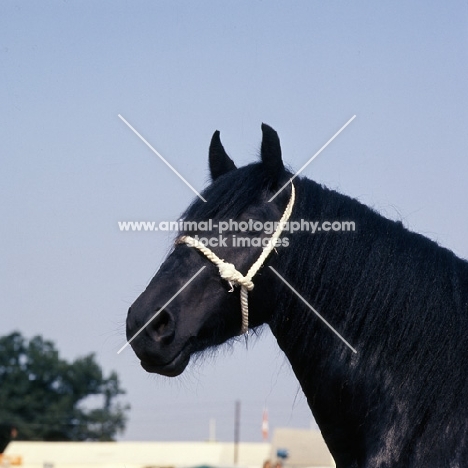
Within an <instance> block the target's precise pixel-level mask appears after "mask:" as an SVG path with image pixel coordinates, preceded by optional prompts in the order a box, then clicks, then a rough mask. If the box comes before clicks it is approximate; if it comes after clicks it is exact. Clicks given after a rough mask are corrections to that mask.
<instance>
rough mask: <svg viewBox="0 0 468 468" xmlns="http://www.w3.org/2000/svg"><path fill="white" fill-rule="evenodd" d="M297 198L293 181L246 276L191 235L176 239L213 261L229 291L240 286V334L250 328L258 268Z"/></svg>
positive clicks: (269, 250)
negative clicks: (250, 297) (276, 220)
mask: <svg viewBox="0 0 468 468" xmlns="http://www.w3.org/2000/svg"><path fill="white" fill-rule="evenodd" d="M294 200H295V189H294V185H293V183H292V182H291V197H290V198H289V202H288V204H287V206H286V209H285V210H284V213H283V216H281V219H280V220H279V223H278V226H277V228H276V229H275V232H274V233H273V235H272V236H271V237H270V239H268V243H267V245H266V246H265V247H263V250H262V253H261V254H260V256H259V257H258V259H257V260H256V261H255V263H254V264H253V265H252V266H251V267H250V268H249V271H248V272H247V274H246V275H245V276H244V275H243V274H242V273H241V272H240V271H239V270H237V269H236V267H235V266H234V265H233V264H232V263H228V262H225V261H224V260H223V259H221V258H219V257H218V256H217V255H216V254H215V253H214V252H213V251H212V250H210V249H209V248H208V247H206V246H205V245H203V243H202V242H200V241H198V240H197V239H194V238H193V237H190V236H181V237H179V238H178V239H177V240H176V242H175V243H176V244H187V245H188V246H189V247H195V248H196V249H197V250H199V251H200V252H201V253H202V254H203V255H204V256H205V257H206V258H207V259H208V260H210V261H211V262H213V263H214V264H215V265H216V266H217V267H218V270H219V274H220V276H221V278H223V279H224V280H226V281H227V282H228V283H229V285H230V286H231V290H230V291H229V292H232V291H234V286H240V302H241V312H242V327H241V332H240V335H244V334H245V333H248V330H249V303H248V292H249V291H252V289H253V288H254V284H253V282H252V278H253V277H254V276H255V274H256V273H257V272H258V270H259V269H260V268H261V267H262V266H263V264H264V263H265V260H266V259H267V257H268V255H270V253H271V251H272V250H273V249H274V248H275V244H276V241H277V239H278V238H279V237H280V236H281V233H282V232H283V229H284V228H285V226H286V223H287V221H288V220H289V217H290V216H291V212H292V209H293V206H294Z"/></svg>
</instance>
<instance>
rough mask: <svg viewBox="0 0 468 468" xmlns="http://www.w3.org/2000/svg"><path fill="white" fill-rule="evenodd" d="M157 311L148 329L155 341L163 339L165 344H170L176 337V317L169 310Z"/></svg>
mask: <svg viewBox="0 0 468 468" xmlns="http://www.w3.org/2000/svg"><path fill="white" fill-rule="evenodd" d="M156 313H157V315H156V317H155V318H154V319H153V320H152V321H151V322H150V323H149V324H148V326H147V327H146V331H147V333H148V334H149V335H150V336H151V338H152V339H153V340H154V341H162V342H163V343H164V344H168V343H169V342H170V341H172V339H173V338H174V332H175V322H174V318H173V316H172V314H171V313H170V312H168V311H167V310H162V311H160V312H156Z"/></svg>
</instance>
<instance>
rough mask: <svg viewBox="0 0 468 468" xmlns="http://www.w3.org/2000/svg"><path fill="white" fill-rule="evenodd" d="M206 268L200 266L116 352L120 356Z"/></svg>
mask: <svg viewBox="0 0 468 468" xmlns="http://www.w3.org/2000/svg"><path fill="white" fill-rule="evenodd" d="M205 268H206V266H202V267H201V268H200V269H199V270H198V271H197V272H196V273H195V274H194V275H193V276H192V277H191V278H190V279H189V280H188V281H187V282H186V283H185V284H184V285H183V286H182V287H181V288H180V289H179V290H178V291H177V292H176V293H175V294H174V295H173V296H172V297H171V298H170V299H169V300H168V301H167V302H166V303H165V304H164V305H163V306H162V307H161V308H160V309H159V310H158V311H157V312H156V313H155V314H154V315H153V316H152V317H151V318H150V319H149V320H148V321H147V322H146V323H145V324H144V325H143V326H142V327H141V328H140V329H139V330H138V331H137V332H136V333H135V334H134V335H133V336H132V337H131V338H130V339H129V340H128V341H127V342H126V343H125V344H124V345H123V346H122V347H121V348H120V349H119V350H118V351H117V354H120V353H121V352H122V351H123V350H124V349H125V348H126V347H127V346H128V345H129V344H130V343H131V342H132V341H133V340H134V339H135V338H136V337H137V336H138V335H139V334H140V333H141V332H142V331H143V330H144V329H145V328H146V327H147V326H148V324H149V323H151V322H152V321H153V320H154V319H155V318H156V317H157V316H158V315H159V314H160V313H161V312H162V311H163V310H164V309H165V308H166V307H167V306H168V305H169V304H170V303H171V302H172V301H173V300H174V299H175V298H176V297H177V296H178V295H179V294H180V293H181V292H182V291H183V290H184V289H185V288H186V287H187V286H188V285H189V284H190V283H191V282H192V281H193V280H194V279H195V278H196V277H197V276H198V275H199V274H200V273H201V272H202V270H204V269H205Z"/></svg>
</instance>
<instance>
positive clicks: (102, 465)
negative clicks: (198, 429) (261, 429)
mask: <svg viewBox="0 0 468 468" xmlns="http://www.w3.org/2000/svg"><path fill="white" fill-rule="evenodd" d="M278 449H284V450H286V451H287V452H288V455H289V456H288V458H287V459H286V460H285V462H284V466H285V467H286V468H290V467H291V468H296V467H297V468H319V467H320V468H331V467H334V466H335V465H334V464H333V462H332V458H331V456H330V453H329V452H328V450H327V447H326V445H325V443H324V442H323V439H322V437H321V435H320V433H319V432H318V431H306V430H298V429H277V430H276V431H275V432H274V436H273V441H272V443H271V444H269V443H245V442H244V443H240V444H239V451H238V455H239V461H238V466H239V468H261V467H262V466H263V463H264V461H265V460H268V459H270V460H271V461H272V464H274V463H275V462H276V453H277V450H278ZM3 457H4V459H3V465H2V463H1V462H0V467H1V466H11V467H12V468H13V466H20V467H21V468H83V467H86V468H119V467H121V468H195V467H200V468H201V467H203V468H212V467H213V468H233V466H234V444H233V443H224V442H24V441H13V442H11V443H10V444H9V445H8V447H7V449H6V450H5V454H4V456H3Z"/></svg>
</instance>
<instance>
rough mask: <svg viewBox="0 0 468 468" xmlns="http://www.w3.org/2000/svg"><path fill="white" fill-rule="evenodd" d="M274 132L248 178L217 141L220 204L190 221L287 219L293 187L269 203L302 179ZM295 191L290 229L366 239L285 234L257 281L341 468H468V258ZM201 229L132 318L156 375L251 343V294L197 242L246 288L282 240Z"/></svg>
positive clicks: (348, 205) (144, 361)
mask: <svg viewBox="0 0 468 468" xmlns="http://www.w3.org/2000/svg"><path fill="white" fill-rule="evenodd" d="M262 131H263V140H262V147H261V162H259V163H256V164H251V165H249V166H246V167H243V168H240V169H237V168H236V167H235V165H234V163H233V162H232V160H231V159H230V158H229V156H228V155H227V154H226V152H225V151H224V148H223V146H222V144H221V142H220V139H219V132H215V134H214V136H213V139H212V142H211V146H210V152H209V162H210V171H211V177H212V181H213V183H212V184H211V185H210V186H209V187H208V188H207V189H206V190H205V191H204V192H203V196H204V198H205V199H206V200H207V202H206V203H204V202H203V201H201V200H196V201H195V202H193V203H192V205H191V206H190V207H189V208H188V209H187V211H186V212H185V214H184V216H183V219H184V220H185V221H196V222H202V221H207V220H209V219H211V220H213V223H214V224H213V226H215V225H216V224H218V223H219V222H221V221H226V220H236V221H245V222H248V221H249V220H254V221H262V222H265V221H278V220H280V218H281V217H282V215H283V214H284V212H285V208H286V206H287V205H288V204H289V203H290V202H291V197H292V190H293V185H292V184H291V183H289V184H288V185H287V186H286V188H285V189H284V190H282V191H281V192H280V193H279V194H278V195H277V196H276V197H275V198H274V199H273V200H272V201H271V202H269V200H270V199H271V198H272V197H273V196H274V195H275V194H276V193H277V192H278V190H279V189H280V188H281V187H283V185H284V184H287V183H288V181H289V179H290V178H291V177H292V175H291V173H290V172H288V171H287V170H286V169H285V167H284V165H283V162H282V157H281V148H280V143H279V139H278V136H277V134H276V132H275V131H274V130H273V129H272V128H270V127H268V126H267V125H263V126H262ZM293 184H294V187H295V201H294V205H293V208H292V215H291V218H290V221H298V222H299V221H300V220H314V221H319V222H320V224H319V226H324V227H325V224H322V222H328V223H333V222H342V221H352V222H354V225H355V229H354V231H351V232H334V231H332V230H328V231H326V230H325V229H322V230H318V229H317V230H316V232H315V233H314V234H312V233H311V232H310V230H309V231H305V230H303V231H298V232H294V233H291V232H288V231H287V230H286V229H285V230H284V231H283V232H282V234H281V238H280V240H281V243H277V245H276V248H275V249H274V250H273V251H272V252H271V253H270V254H269V255H268V257H267V258H266V260H265V261H264V266H263V268H261V269H260V270H259V272H258V273H257V274H256V275H255V276H254V277H253V278H251V280H252V282H253V283H254V287H253V289H252V288H250V290H249V291H248V310H249V315H250V316H249V327H250V328H251V329H255V327H259V326H260V325H262V324H268V325H269V326H270V328H271V330H272V332H273V333H274V335H275V337H276V339H277V341H278V344H279V346H280V347H281V349H282V350H283V351H284V352H285V353H286V356H287V357H288V359H289V361H290V363H291V365H292V368H293V370H294V372H295V374H296V376H297V378H298V380H299V382H300V384H301V386H302V389H303V391H304V393H305V395H306V397H307V400H308V403H309V405H310V408H311V409H312V412H313V414H314V417H315V419H316V421H317V423H318V425H319V427H320V430H321V431H322V434H323V437H324V439H325V441H326V443H327V445H328V447H329V449H330V452H331V454H332V455H333V458H334V459H335V461H336V465H337V467H339V468H344V467H346V468H351V467H372V468H377V467H379V468H384V467H385V468H388V467H402V468H407V467H415V468H423V467H424V468H445V467H447V468H448V467H450V468H455V467H467V466H468V262H466V261H464V260H461V259H459V258H457V257H456V256H455V255H454V254H453V253H452V252H451V251H449V250H447V249H445V248H442V247H440V246H438V245H437V244H436V243H435V242H433V241H431V240H429V239H427V238H425V237H423V236H421V235H419V234H415V233H412V232H409V231H408V230H407V229H405V227H404V226H403V225H402V224H401V223H400V222H395V221H391V220H388V219H385V218H383V217H382V216H380V215H379V214H378V213H376V212H375V211H373V210H372V209H370V208H368V207H366V206H365V205H362V204H361V203H359V202H358V201H356V200H353V199H351V198H349V197H347V196H344V195H341V194H339V193H337V192H335V191H332V190H329V189H327V188H325V187H322V186H320V185H318V184H317V183H315V182H313V181H310V180H308V179H306V178H296V179H294V182H293ZM252 225H253V224H252V223H251V226H252ZM187 226H188V224H187ZM193 226H194V225H193V224H192V225H191V227H193ZM199 226H202V228H200V229H199V231H195V232H193V231H189V230H188V229H185V227H184V229H182V231H181V232H180V236H181V237H179V239H180V238H182V241H180V240H179V241H178V242H177V241H176V245H175V248H174V250H173V251H172V252H171V254H170V255H169V256H168V258H167V259H166V260H165V262H164V263H163V264H162V266H161V268H160V269H159V271H158V273H157V274H156V276H155V277H154V278H153V280H152V281H151V282H150V284H149V285H148V287H147V289H146V290H145V291H144V292H143V293H142V294H141V296H140V297H139V298H138V299H137V300H136V301H135V303H134V304H133V305H132V306H131V308H130V310H129V312H128V318H127V337H128V339H129V340H131V339H132V338H133V340H132V341H131V345H132V347H133V349H134V351H135V353H136V354H137V356H138V357H139V359H140V360H141V365H142V366H143V368H144V369H145V370H146V371H148V372H155V373H159V374H163V375H168V376H176V375H178V374H180V373H181V372H183V370H184V369H185V367H186V366H187V364H188V362H189V360H190V356H191V355H192V354H194V353H199V352H201V351H203V350H205V349H207V348H209V347H213V346H216V345H219V344H221V343H223V342H225V341H227V340H229V339H232V338H234V337H236V336H238V335H239V334H240V333H241V329H242V319H241V306H240V297H239V289H238V288H237V287H236V288H235V290H234V292H229V291H230V290H231V289H232V288H231V285H230V284H228V281H226V280H225V279H223V278H221V276H220V271H218V268H217V266H216V265H215V264H214V263H213V261H210V259H208V258H207V257H206V252H205V254H204V253H203V252H201V251H200V249H199V248H198V244H197V245H195V244H194V243H193V242H192V243H191V242H189V241H187V239H188V238H187V237H184V236H191V237H192V238H195V236H197V235H198V236H199V238H202V237H205V238H208V239H212V240H213V242H212V244H211V245H212V246H211V247H209V248H210V251H211V252H213V253H215V254H216V255H217V257H219V258H221V259H225V260H226V262H231V263H232V264H234V265H235V267H236V268H237V270H238V272H240V273H241V275H240V276H241V277H244V278H245V276H243V275H246V276H248V275H247V271H248V270H249V268H250V266H251V265H252V264H253V263H254V262H255V261H256V260H257V258H258V257H259V255H260V253H261V252H262V248H263V247H262V245H265V242H264V243H263V244H262V245H259V244H258V242H257V243H255V242H254V239H257V240H258V239H260V240H262V241H265V240H266V239H267V238H268V237H269V236H270V235H271V234H270V233H266V232H258V231H257V230H255V229H252V228H251V226H250V227H249V229H248V230H247V231H246V232H241V233H239V232H237V231H235V230H231V231H229V232H226V233H224V235H225V237H226V239H225V240H226V242H217V241H220V240H221V239H220V237H219V235H220V234H219V232H218V231H217V230H216V229H215V228H214V227H213V226H212V227H213V229H212V230H211V231H209V232H207V231H205V230H204V229H205V228H206V225H204V224H202V223H200V224H199ZM233 226H234V225H233ZM244 226H245V225H244ZM327 226H330V224H328V225H327ZM238 237H242V238H244V239H248V240H250V241H251V242H250V243H247V242H246V241H244V244H243V245H250V247H247V246H244V247H242V248H239V247H237V246H233V245H234V240H237V239H238ZM285 240H286V241H287V242H285ZM217 243H218V244H219V245H218V247H214V246H215V245H216V244H217ZM235 245H237V244H235ZM202 267H205V268H204V269H202ZM270 267H272V268H273V269H274V270H273V269H272V268H270ZM275 272H277V273H278V275H280V276H281V277H279V276H278V275H277V274H276V273H275ZM195 273H198V276H197V277H195V278H193V277H194V275H195ZM231 273H232V272H231ZM228 276H229V275H228ZM231 276H232V275H231ZM228 279H229V278H228ZM231 279H232V278H231ZM190 280H191V282H190V284H188V285H186V283H187V282H188V281H190ZM283 280H285V281H287V282H288V283H289V285H291V286H292V287H293V288H294V289H295V290H296V291H297V292H298V293H300V294H301V295H302V297H303V298H304V299H305V300H306V301H307V302H308V303H309V304H310V305H312V306H313V307H314V308H315V309H316V310H317V311H318V312H319V313H320V315H321V316H322V317H323V318H324V319H326V321H327V322H328V323H329V324H330V325H331V326H332V327H333V328H334V329H335V331H336V332H337V333H338V334H339V335H340V336H341V337H343V338H344V339H346V342H347V343H349V344H350V345H352V347H353V348H354V349H355V351H357V352H353V350H351V349H350V346H347V345H346V343H345V342H344V341H342V340H340V339H338V337H337V336H336V334H335V333H333V331H332V330H331V329H330V328H328V327H327V326H326V325H325V324H324V323H323V322H322V321H321V320H320V319H319V318H318V317H317V315H316V314H314V313H313V311H311V309H310V308H309V307H308V306H307V305H306V304H305V303H304V302H303V301H302V300H301V299H300V298H299V297H298V295H297V294H296V293H295V292H293V291H292V290H291V289H290V287H289V286H288V285H287V284H286V283H285V282H284V281H283ZM231 283H233V285H234V286H238V285H239V283H236V281H231ZM184 285H186V287H185V289H183V291H180V290H181V288H183V287H184ZM177 292H179V294H178V295H177V296H176V297H175V298H174V297H173V296H174V295H175V294H176V293H177ZM170 299H172V301H171V302H170V304H168V305H167V306H166V307H164V308H163V306H164V305H165V304H166V303H167V302H168V301H169V300H170ZM155 314H156V315H155ZM152 317H154V318H153V320H152V321H150V323H148V324H147V325H146V326H144V325H145V323H146V322H147V321H149V320H150V319H151V318H152ZM140 329H141V333H139V334H138V335H137V336H134V335H135V334H136V333H137V332H138V331H139V330H140Z"/></svg>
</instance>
